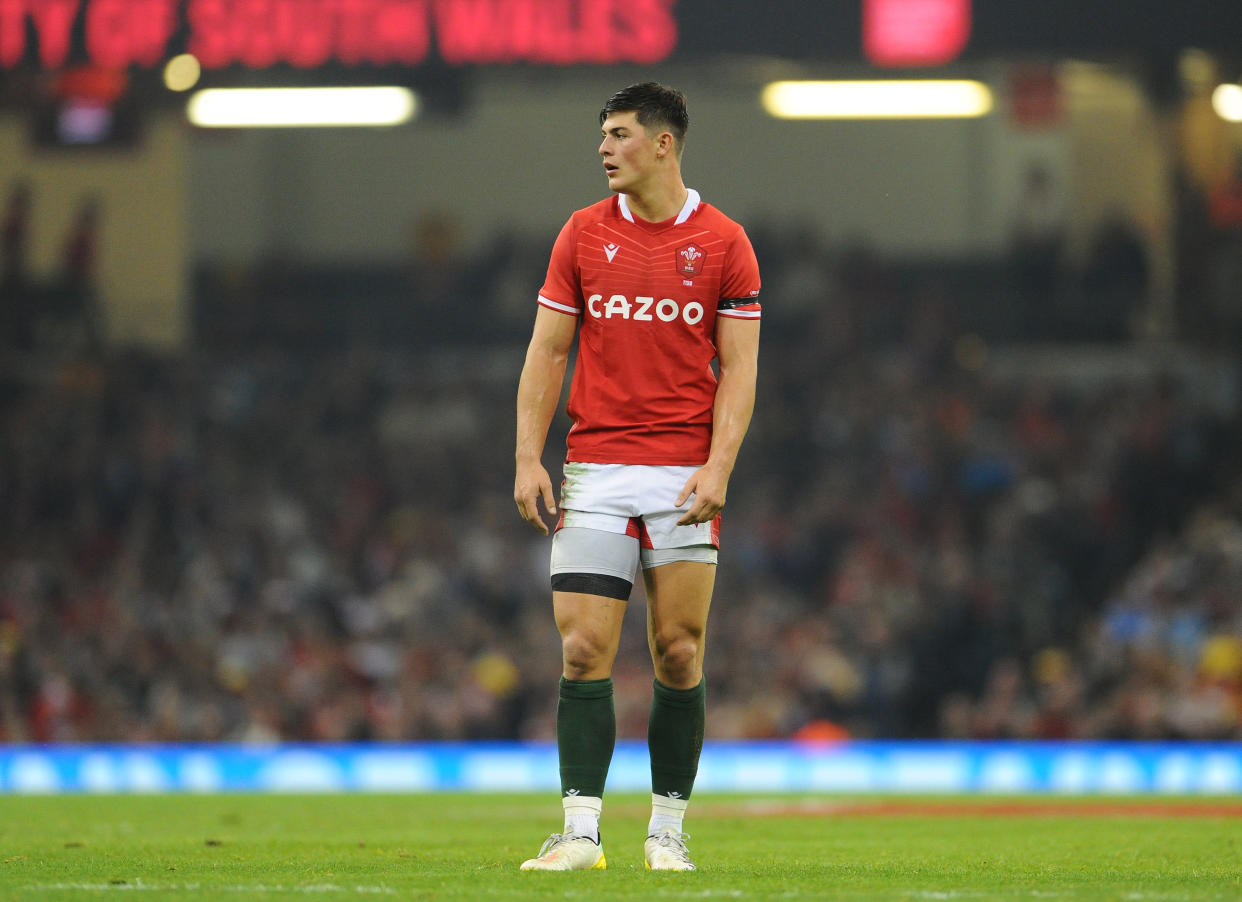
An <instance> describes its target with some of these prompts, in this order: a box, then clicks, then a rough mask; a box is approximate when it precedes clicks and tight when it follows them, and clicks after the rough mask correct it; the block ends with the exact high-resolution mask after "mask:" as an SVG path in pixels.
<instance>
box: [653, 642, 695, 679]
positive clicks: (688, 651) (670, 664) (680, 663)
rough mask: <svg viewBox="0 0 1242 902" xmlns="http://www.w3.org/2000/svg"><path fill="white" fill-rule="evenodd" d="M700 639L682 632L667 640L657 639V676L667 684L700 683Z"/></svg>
mask: <svg viewBox="0 0 1242 902" xmlns="http://www.w3.org/2000/svg"><path fill="white" fill-rule="evenodd" d="M698 668H699V641H698V638H697V637H695V636H692V635H689V634H685V633H683V634H680V635H678V636H676V637H675V638H670V639H668V640H666V641H663V642H661V641H659V639H657V641H656V654H655V669H656V678H657V679H658V680H659V681H660V682H661V683H663V684H664V685H666V686H672V687H674V688H688V687H690V686H694V685H696V684H697V683H698Z"/></svg>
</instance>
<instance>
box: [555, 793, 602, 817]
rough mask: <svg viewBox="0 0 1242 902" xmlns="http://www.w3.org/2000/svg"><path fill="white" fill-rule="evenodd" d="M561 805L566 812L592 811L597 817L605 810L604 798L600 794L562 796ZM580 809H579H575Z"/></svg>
mask: <svg viewBox="0 0 1242 902" xmlns="http://www.w3.org/2000/svg"><path fill="white" fill-rule="evenodd" d="M561 807H563V808H564V809H565V813H566V814H586V813H587V812H590V813H591V814H594V815H595V816H596V817H599V815H600V813H601V812H602V811H603V810H604V800H603V799H601V798H600V797H599V796H579V795H572V796H562V798H561ZM574 809H578V810H576V811H575V810H574Z"/></svg>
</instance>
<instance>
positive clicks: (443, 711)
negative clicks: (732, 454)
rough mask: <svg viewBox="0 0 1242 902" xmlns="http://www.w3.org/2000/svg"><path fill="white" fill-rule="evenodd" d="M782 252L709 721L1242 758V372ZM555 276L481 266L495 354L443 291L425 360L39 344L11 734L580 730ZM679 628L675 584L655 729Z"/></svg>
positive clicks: (712, 727) (12, 539) (18, 435)
mask: <svg viewBox="0 0 1242 902" xmlns="http://www.w3.org/2000/svg"><path fill="white" fill-rule="evenodd" d="M755 238H756V246H757V250H758V252H759V255H760V260H761V262H762V263H763V266H764V273H765V291H764V302H765V321H764V340H763V348H762V352H761V373H760V397H759V401H758V405H757V410H756V415H755V419H754V422H753V424H752V427H751V431H750V436H749V438H748V440H747V443H746V445H745V446H744V448H743V452H742V456H741V459H740V461H739V464H738V467H737V470H736V472H735V475H734V479H733V482H732V484H731V486H730V494H729V503H728V506H727V508H726V510H725V516H724V526H723V537H722V555H721V565H720V570H719V576H718V580H717V591H716V596H715V599H714V602H713V609H712V614H711V622H710V628H709V639H708V656H707V662H708V664H707V669H708V674H707V680H708V691H709V695H710V703H709V717H708V734H709V736H710V737H717V738H727V737H753V738H759V737H795V738H799V739H806V740H808V741H814V740H831V739H835V738H840V737H843V736H854V737H922V736H947V737H977V738H1000V737H1040V738H1060V737H1134V738H1156V737H1210V738H1218V737H1234V738H1237V737H1242V481H1239V479H1238V477H1239V475H1240V473H1242V470H1240V468H1239V464H1238V461H1237V459H1236V457H1237V455H1236V450H1235V449H1236V448H1237V447H1238V438H1239V436H1238V426H1239V422H1240V420H1239V410H1238V394H1237V393H1238V384H1237V372H1236V368H1235V364H1236V361H1235V360H1233V359H1228V358H1227V359H1223V360H1222V359H1221V358H1219V357H1208V356H1205V355H1206V353H1207V352H1203V353H1197V352H1195V351H1194V350H1193V349H1187V348H1178V349H1168V348H1165V349H1164V350H1162V351H1160V352H1159V353H1152V352H1150V351H1148V350H1146V349H1143V348H1140V347H1130V346H1127V345H1124V344H1122V345H1113V346H1110V347H1108V348H1103V347H1100V348H1097V349H1095V350H1088V351H1077V352H1075V353H1074V354H1071V353H1069V350H1068V349H1067V348H1065V347H1063V346H1060V345H1056V344H1052V345H1048V346H1045V347H1043V348H1036V349H1031V348H1025V349H1024V348H1018V347H1016V346H1005V345H999V344H996V343H995V342H992V341H989V340H988V339H987V338H986V337H981V336H979V335H977V334H970V333H969V332H968V331H966V330H965V329H964V328H963V326H962V324H961V322H960V317H959V316H958V315H957V313H956V310H957V307H956V306H955V302H954V301H955V298H954V295H953V292H952V290H951V288H950V287H947V286H946V284H944V283H941V282H938V281H936V280H927V281H921V282H918V283H917V284H915V285H914V286H913V287H910V286H908V285H906V286H903V285H901V284H900V280H899V279H898V278H897V277H896V276H895V275H894V273H893V272H892V271H891V270H890V269H888V268H886V267H885V266H884V265H883V264H882V263H881V262H880V261H877V260H875V259H873V258H872V257H871V256H870V255H868V254H867V253H865V252H864V251H861V250H855V251H843V252H841V253H840V254H838V255H837V256H835V257H834V258H833V259H832V262H831V265H828V264H827V263H826V262H825V259H824V258H823V256H822V255H821V254H819V253H818V252H816V250H815V248H814V247H812V246H810V245H808V244H807V243H805V242H800V241H799V240H798V239H797V237H796V236H793V237H790V236H781V238H780V240H776V238H775V237H774V236H765V235H764V234H763V233H762V232H761V231H760V230H756V234H755ZM765 239H766V240H765ZM545 258H546V247H545V248H544V249H543V250H542V251H541V252H540V253H539V254H535V253H533V252H530V253H528V252H526V251H525V250H524V249H522V248H518V247H514V248H511V251H510V252H509V253H498V252H493V253H489V254H488V256H487V260H488V262H489V267H488V268H484V267H481V266H479V267H463V268H462V272H463V273H470V274H471V277H472V278H476V279H481V278H482V276H481V275H480V273H483V275H485V276H486V280H484V281H482V282H479V283H477V284H474V285H473V286H472V288H471V290H472V291H473V292H475V293H474V294H473V295H468V297H477V298H478V299H479V306H478V308H477V309H476V308H472V307H467V306H463V305H460V304H459V305H458V314H459V315H461V316H464V317H466V318H467V319H468V318H469V317H470V316H473V317H475V318H476V319H477V320H478V321H480V322H483V321H486V322H487V323H488V324H489V328H487V329H483V330H480V331H479V333H478V340H477V341H473V342H446V341H444V340H443V337H442V336H440V335H438V334H437V333H436V330H435V328H434V327H433V326H432V325H431V323H432V321H433V319H434V315H435V311H436V310H437V309H438V307H437V305H436V304H435V303H433V302H431V301H428V300H427V299H425V298H419V297H412V300H411V302H410V303H411V304H412V305H413V306H414V310H415V311H416V312H417V314H418V315H421V316H423V317H425V318H426V322H428V323H429V325H428V330H427V333H426V336H425V340H424V341H421V342H414V343H411V344H409V345H408V346H406V345H403V344H402V343H395V344H389V345H387V346H381V345H379V344H374V343H368V342H362V341H357V342H348V343H347V344H346V346H345V347H333V348H326V349H325V348H320V349H318V350H314V351H311V350H308V343H306V342H284V343H282V342H279V341H272V340H255V337H254V336H253V335H250V336H246V335H239V334H238V333H237V332H236V331H232V332H230V331H229V330H228V329H227V328H225V326H226V324H218V325H219V327H220V328H219V329H218V330H217V331H216V332H215V333H213V334H214V336H215V338H216V339H217V340H202V341H200V342H198V343H197V344H196V345H195V347H194V349H193V350H187V351H185V352H183V353H177V354H158V353H154V352H149V351H148V352H140V351H132V350H131V351H120V350H100V349H98V348H96V347H93V346H84V347H82V348H79V349H78V350H76V351H73V352H68V351H65V350H63V349H62V350H59V351H56V352H44V353H39V352H35V353H29V352H23V353H16V354H13V355H11V356H6V357H5V358H4V361H5V362H4V368H3V372H2V373H0V419H2V426H3V429H2V432H0V740H3V741H9V742H17V741H38V742H43V741H86V740H127V741H171V740H187V741H199V740H233V741H241V742H274V741H279V740H353V739H372V740H428V739H476V738H523V739H550V738H552V737H553V736H554V733H555V729H554V727H555V722H554V714H555V697H556V692H555V686H556V680H557V678H558V676H559V673H560V648H559V640H558V637H557V635H556V630H555V627H554V624H553V621H552V615H551V606H550V591H549V588H548V578H547V564H548V561H547V558H548V551H549V544H548V540H547V539H546V538H544V537H542V536H540V535H538V534H537V533H536V532H535V531H534V530H532V529H530V527H529V526H528V525H526V524H525V523H523V522H522V520H521V519H520V517H519V516H518V515H517V513H516V510H515V509H514V506H513V502H512V425H513V401H514V392H515V388H516V380H517V375H518V372H519V369H520V366H521V360H522V355H523V352H524V349H525V340H526V337H527V335H528V333H529V324H530V322H531V319H532V318H533V314H534V306H533V303H534V293H535V291H536V289H537V288H538V285H539V284H540V281H541V278H540V277H541V271H542V267H543V263H544V259H545ZM451 276H452V274H451V273H449V274H447V275H445V276H444V278H442V279H441V280H440V281H439V282H434V283H432V284H437V285H438V284H443V285H444V286H446V287H445V288H444V290H445V291H455V290H457V289H456V288H454V287H453V286H454V285H456V284H457V283H455V282H454V281H453V278H451ZM413 284H415V285H417V284H418V281H417V280H415V281H414V283H413ZM462 311H467V313H468V315H467V313H463V312H462ZM222 336H223V337H224V338H228V339H229V340H227V341H226V340H223V339H222V338H221V337H222ZM269 337H270V336H269ZM206 338H211V336H206ZM566 427H567V423H566V422H565V418H564V416H563V415H561V416H558V418H557V421H556V423H555V424H554V427H553V435H552V436H551V437H550V439H549V443H548V448H549V451H548V454H547V457H546V462H547V464H548V465H549V469H550V470H551V471H552V472H553V474H554V479H555V478H556V475H557V472H558V470H557V468H558V465H559V460H558V455H559V453H560V452H561V449H563V432H564V429H565V428H566ZM643 618H644V611H643V599H642V589H641V585H640V587H639V588H637V589H636V590H635V596H634V598H633V600H632V603H631V605H630V610H629V612H628V613H627V625H626V629H625V636H624V638H623V646H622V650H621V654H620V656H619V660H618V664H617V669H616V673H615V680H616V684H617V711H618V722H619V734H620V735H621V736H623V737H641V736H642V735H644V732H645V729H646V719H647V705H648V700H649V697H650V680H651V677H650V673H651V670H650V663H649V660H648V658H647V654H648V652H647V649H646V642H645V635H644V621H643Z"/></svg>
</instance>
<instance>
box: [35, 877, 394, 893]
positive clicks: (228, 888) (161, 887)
mask: <svg viewBox="0 0 1242 902" xmlns="http://www.w3.org/2000/svg"><path fill="white" fill-rule="evenodd" d="M22 888H23V889H25V890H28V891H30V892H56V891H63V892H86V893H143V892H158V893H164V892H181V893H305V894H307V895H321V896H326V895H348V896H393V895H396V892H397V891H396V890H394V889H393V888H392V887H388V886H337V885H336V884H334V883H310V884H303V885H298V886H284V885H282V884H266V883H249V884H236V885H225V886H219V885H216V884H214V883H210V884H209V883H146V882H144V881H142V880H135V881H134V882H133V883H129V882H126V883H111V882H109V883H31V884H27V885H26V886H24V887H22Z"/></svg>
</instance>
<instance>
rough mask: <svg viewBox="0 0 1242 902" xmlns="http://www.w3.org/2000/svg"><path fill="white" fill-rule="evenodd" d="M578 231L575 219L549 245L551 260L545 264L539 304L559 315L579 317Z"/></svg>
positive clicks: (580, 302)
mask: <svg viewBox="0 0 1242 902" xmlns="http://www.w3.org/2000/svg"><path fill="white" fill-rule="evenodd" d="M577 232H578V230H577V229H576V228H575V227H574V218H573V217H572V216H571V217H570V218H569V220H568V221H567V222H566V223H565V225H564V226H562V227H561V233H560V234H559V235H557V236H556V243H555V244H554V245H552V259H551V260H550V261H549V263H548V277H547V279H545V280H544V283H543V287H542V288H540V289H539V303H540V304H541V305H543V306H544V307H550V308H551V309H553V310H558V311H560V312H561V313H568V314H570V315H572V316H578V315H580V314H581V313H582V290H581V287H580V285H581V282H580V280H579V276H578V263H577V254H576V253H575V250H576V248H577V245H578V235H577Z"/></svg>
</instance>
